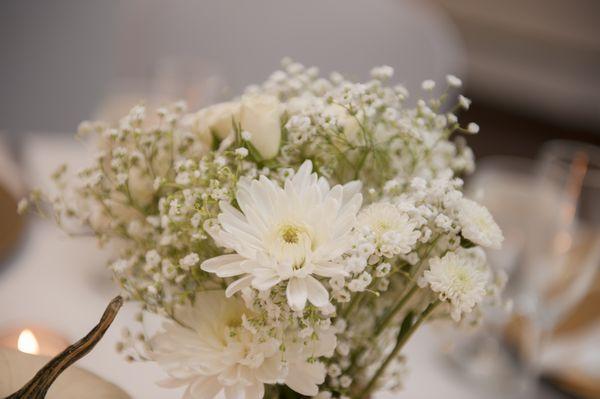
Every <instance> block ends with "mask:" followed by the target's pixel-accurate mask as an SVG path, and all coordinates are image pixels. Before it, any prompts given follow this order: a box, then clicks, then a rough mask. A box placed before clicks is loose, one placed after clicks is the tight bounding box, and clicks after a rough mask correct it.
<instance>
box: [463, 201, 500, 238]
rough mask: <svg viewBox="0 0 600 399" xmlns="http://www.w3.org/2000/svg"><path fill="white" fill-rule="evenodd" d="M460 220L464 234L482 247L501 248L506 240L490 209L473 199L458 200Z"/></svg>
mask: <svg viewBox="0 0 600 399" xmlns="http://www.w3.org/2000/svg"><path fill="white" fill-rule="evenodd" d="M458 222H459V223H460V224H461V226H462V236H463V237H465V238H466V239H468V240H470V241H473V242H474V243H475V244H478V245H481V246H482V247H488V248H493V249H499V248H500V247H501V245H502V241H504V236H503V235H502V231H501V230H500V227H498V225H497V224H496V222H495V221H494V218H493V217H492V215H491V213H490V211H488V210H487V208H486V207H484V206H482V205H480V204H478V203H477V202H475V201H473V200H470V199H467V198H462V199H461V200H460V201H459V202H458Z"/></svg>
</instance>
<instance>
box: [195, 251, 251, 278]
mask: <svg viewBox="0 0 600 399" xmlns="http://www.w3.org/2000/svg"><path fill="white" fill-rule="evenodd" d="M241 261H244V258H243V257H241V256H240V255H238V254H230V255H221V256H216V257H214V258H211V259H208V260H205V261H204V262H202V264H201V265H200V268H201V269H202V270H204V271H205V272H209V273H218V272H219V270H221V268H223V267H227V266H229V265H230V264H237V263H239V262H241ZM238 274H239V273H238Z"/></svg>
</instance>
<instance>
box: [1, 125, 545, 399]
mask: <svg viewBox="0 0 600 399" xmlns="http://www.w3.org/2000/svg"><path fill="white" fill-rule="evenodd" d="M27 144H28V145H27V147H26V148H25V153H24V160H23V162H24V164H25V171H26V178H27V179H28V180H29V182H30V183H31V184H32V185H33V186H38V185H43V184H45V183H44V182H45V178H42V176H46V175H47V174H48V173H50V172H49V171H50V170H51V169H52V168H51V167H50V166H49V165H58V164H60V163H61V162H64V161H65V159H73V160H75V163H77V160H76V158H77V156H81V154H80V153H81V152H79V155H77V154H78V151H77V150H76V147H73V146H72V145H67V144H66V142H65V141H63V140H59V139H57V138H56V137H53V138H52V139H50V138H45V137H42V136H40V137H39V138H33V139H31V140H28V143H27ZM105 260H106V255H103V254H102V253H101V251H100V250H99V249H98V247H97V245H96V243H95V242H94V241H93V240H92V239H81V238H78V239H72V238H70V237H68V236H67V235H66V234H65V233H63V232H61V231H59V229H58V228H57V227H55V226H54V225H52V224H51V223H49V222H48V221H45V220H41V219H39V218H36V217H32V218H30V220H29V223H28V227H27V234H26V237H25V239H24V240H23V242H22V244H21V247H20V248H19V250H18V251H17V253H16V254H15V255H14V256H13V258H12V259H11V260H10V261H8V262H6V263H5V264H3V265H0V330H2V329H8V328H11V327H14V326H22V325H42V326H45V327H48V328H51V329H53V330H55V331H57V332H60V333H61V334H63V335H64V336H65V337H66V338H67V339H68V340H71V341H74V340H76V339H79V338H80V337H82V336H83V335H84V334H86V333H87V331H88V330H89V329H90V328H91V327H92V326H94V325H95V324H96V323H97V321H98V319H99V317H100V315H101V314H102V312H103V310H104V308H105V306H106V304H107V303H108V301H109V300H110V299H111V298H112V297H113V296H114V295H116V294H117V289H116V287H115V286H113V284H112V282H111V281H110V280H109V274H108V271H107V270H106V268H105ZM136 311H137V309H136V307H135V306H134V305H133V304H127V305H125V307H124V308H123V309H122V311H121V312H120V314H119V315H118V317H117V319H116V320H115V323H114V324H113V326H112V327H111V329H110V330H109V331H108V332H107V334H106V336H105V337H104V339H103V340H102V341H101V342H100V343H99V344H98V346H97V347H96V348H95V349H94V350H93V351H92V352H91V353H90V354H89V355H88V356H86V357H85V358H83V359H81V360H80V361H79V363H78V364H79V365H80V366H82V367H84V368H86V369H88V370H90V371H92V372H95V373H97V374H98V375H100V376H101V377H104V378H106V379H108V380H110V381H111V382H114V383H115V384H117V385H119V386H121V387H122V388H124V389H125V390H126V391H128V392H129V393H130V394H131V395H132V396H133V397H135V398H145V399H155V398H156V399H158V398H165V397H170V398H177V397H181V395H180V394H178V393H177V391H168V390H165V389H163V388H160V387H158V386H156V384H155V382H156V381H160V380H161V379H163V378H164V377H165V375H164V374H163V372H162V371H161V370H160V369H159V368H158V367H157V366H156V365H155V364H153V363H127V362H126V361H125V360H124V359H123V357H122V356H121V355H119V354H117V353H116V351H115V345H116V343H117V341H118V340H119V338H120V334H121V330H122V329H123V328H124V327H125V326H132V325H134V324H135V323H134V322H133V318H134V314H135V313H136ZM439 342H440V336H439V334H436V331H434V330H433V329H432V328H431V327H428V326H425V327H424V328H422V329H421V330H420V331H418V332H417V333H416V334H415V336H414V337H413V338H412V340H411V341H410V342H409V344H408V345H407V348H406V351H405V355H406V356H407V357H408V366H409V372H408V375H407V378H406V380H405V390H404V391H402V392H401V393H399V394H396V395H390V394H381V395H380V396H379V398H380V399H390V398H392V397H397V398H411V399H429V398H437V397H444V398H446V399H454V398H456V399H471V398H472V399H480V398H483V397H485V398H489V399H496V398H498V399H500V398H506V397H507V396H506V395H501V394H499V393H493V392H489V390H488V391H486V390H485V389H484V388H483V387H482V386H478V385H477V384H473V383H472V382H467V381H466V380H465V379H464V378H462V377H461V376H460V374H459V373H457V372H455V371H453V370H452V369H451V367H449V366H448V364H447V363H446V362H443V361H442V359H441V354H440V350H439V347H440V344H439ZM543 397H544V398H551V397H553V396H551V395H549V394H543Z"/></svg>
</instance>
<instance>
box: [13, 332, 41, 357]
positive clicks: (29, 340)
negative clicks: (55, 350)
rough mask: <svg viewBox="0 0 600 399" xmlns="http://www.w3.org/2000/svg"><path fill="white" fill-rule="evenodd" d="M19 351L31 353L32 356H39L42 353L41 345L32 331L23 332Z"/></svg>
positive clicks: (18, 343)
mask: <svg viewBox="0 0 600 399" xmlns="http://www.w3.org/2000/svg"><path fill="white" fill-rule="evenodd" d="M17 349H18V350H19V351H21V352H24V353H30V354H32V355H37V354H38V353H40V345H39V344H38V341H37V339H36V338H35V335H34V334H33V332H32V331H31V330H29V329H25V330H23V331H21V334H19V339H18V341H17Z"/></svg>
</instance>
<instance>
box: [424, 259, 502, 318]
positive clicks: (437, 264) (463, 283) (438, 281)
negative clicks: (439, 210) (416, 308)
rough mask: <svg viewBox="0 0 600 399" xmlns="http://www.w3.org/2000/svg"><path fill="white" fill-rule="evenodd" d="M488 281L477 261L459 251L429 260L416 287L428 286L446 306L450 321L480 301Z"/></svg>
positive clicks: (487, 271) (467, 311)
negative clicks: (449, 307) (447, 306)
mask: <svg viewBox="0 0 600 399" xmlns="http://www.w3.org/2000/svg"><path fill="white" fill-rule="evenodd" d="M489 278H490V274H489V270H488V269H487V268H486V267H484V265H483V264H481V262H478V261H477V259H476V258H475V257H474V256H473V255H472V254H470V252H469V251H466V250H460V251H458V252H448V253H447V254H446V255H444V257H442V258H439V257H435V258H432V259H431V260H430V261H429V270H426V271H425V273H424V274H423V277H422V278H421V279H420V281H419V285H420V286H422V287H424V286H426V285H427V284H429V287H430V288H431V290H432V291H434V292H437V293H439V298H440V300H442V301H448V302H449V303H450V306H451V312H450V315H451V316H452V318H453V319H454V320H455V321H460V318H461V316H462V315H463V314H464V313H469V312H471V310H473V307H475V306H476V305H477V304H479V303H480V302H481V301H482V300H483V298H484V296H485V294H486V286H487V284H488V281H489Z"/></svg>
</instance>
